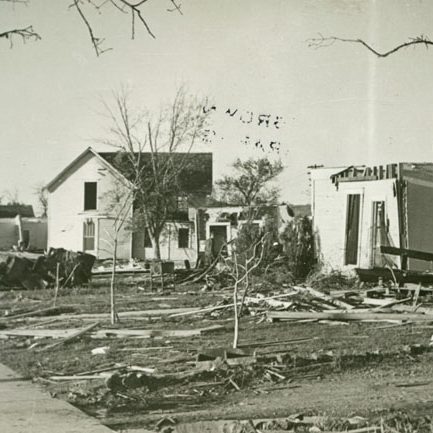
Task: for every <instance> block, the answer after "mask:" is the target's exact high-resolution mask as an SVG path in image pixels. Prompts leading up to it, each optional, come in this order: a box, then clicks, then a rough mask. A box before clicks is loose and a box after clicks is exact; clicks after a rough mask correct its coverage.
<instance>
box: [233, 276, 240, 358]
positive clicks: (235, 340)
mask: <svg viewBox="0 0 433 433" xmlns="http://www.w3.org/2000/svg"><path fill="white" fill-rule="evenodd" d="M233 310H234V315H235V325H234V331H233V349H237V347H238V340H239V316H238V282H237V281H236V282H235V287H234V289H233Z"/></svg>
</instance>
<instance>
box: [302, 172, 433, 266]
mask: <svg viewBox="0 0 433 433" xmlns="http://www.w3.org/2000/svg"><path fill="white" fill-rule="evenodd" d="M311 194H312V202H311V204H312V218H313V230H314V235H315V248H316V254H317V258H318V260H319V261H320V262H321V263H322V264H323V266H324V267H325V268H328V269H352V268H361V269H365V270H371V269H389V268H399V269H402V270H407V271H432V270H433V269H432V260H433V255H432V257H430V256H429V255H428V254H427V253H433V218H432V215H433V163H399V164H388V165H386V166H383V165H381V166H376V167H365V166H350V167H345V168H341V167H340V168H325V167H319V168H313V169H312V170H311ZM358 273H359V272H358Z"/></svg>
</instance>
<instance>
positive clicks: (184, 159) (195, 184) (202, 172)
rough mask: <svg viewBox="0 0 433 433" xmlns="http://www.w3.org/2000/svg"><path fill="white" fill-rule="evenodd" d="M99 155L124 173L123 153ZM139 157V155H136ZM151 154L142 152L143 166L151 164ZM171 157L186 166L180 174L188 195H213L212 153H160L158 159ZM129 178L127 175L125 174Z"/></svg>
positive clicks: (182, 185) (175, 162)
mask: <svg viewBox="0 0 433 433" xmlns="http://www.w3.org/2000/svg"><path fill="white" fill-rule="evenodd" d="M99 155H100V156H101V157H102V158H103V159H104V160H106V161H107V162H108V163H109V164H110V165H112V166H113V167H115V168H116V169H117V170H118V171H119V172H121V173H122V172H124V169H123V168H122V167H123V166H124V165H123V164H124V162H125V159H124V158H125V156H126V154H125V153H122V152H99ZM136 155H137V154H136ZM151 155H152V154H151V153H150V152H142V153H141V159H142V164H143V165H144V164H149V165H150V163H151ZM168 156H170V157H171V158H173V164H174V165H175V166H181V165H183V166H184V169H183V170H181V172H180V173H179V182H180V188H181V190H182V191H183V192H184V193H186V194H211V193H212V184H213V178H212V176H213V164H212V162H213V161H212V160H213V158H212V153H211V152H190V153H184V152H174V153H171V154H170V153H165V152H160V153H158V158H161V159H164V158H167V157H168ZM124 174H125V176H127V174H126V173H124Z"/></svg>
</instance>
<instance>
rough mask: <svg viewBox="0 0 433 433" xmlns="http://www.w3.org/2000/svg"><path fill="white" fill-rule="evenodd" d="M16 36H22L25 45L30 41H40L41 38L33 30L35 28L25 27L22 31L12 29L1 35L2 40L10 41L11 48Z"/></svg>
mask: <svg viewBox="0 0 433 433" xmlns="http://www.w3.org/2000/svg"><path fill="white" fill-rule="evenodd" d="M14 36H20V37H21V38H22V40H23V42H24V43H25V42H26V41H28V40H31V39H34V40H36V41H37V40H40V39H41V36H40V35H39V34H38V33H36V32H35V31H34V30H33V26H28V27H24V28H22V29H12V30H7V31H5V32H2V33H0V38H5V39H9V41H10V44H11V46H12V45H13V38H14Z"/></svg>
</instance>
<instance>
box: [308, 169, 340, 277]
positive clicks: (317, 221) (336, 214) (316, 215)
mask: <svg viewBox="0 0 433 433" xmlns="http://www.w3.org/2000/svg"><path fill="white" fill-rule="evenodd" d="M341 169H342V168H341V167H337V168H320V169H314V170H312V171H311V214H312V219H313V233H314V239H315V251H316V257H317V259H318V260H319V261H320V262H321V263H322V265H323V267H324V268H325V269H328V270H329V269H333V268H341V267H342V266H343V265H344V251H345V245H344V243H345V231H344V227H345V224H346V196H345V194H341V193H340V192H339V191H338V190H337V189H336V188H335V185H334V184H333V183H332V181H331V175H333V174H335V173H337V172H339V171H340V170H341Z"/></svg>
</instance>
